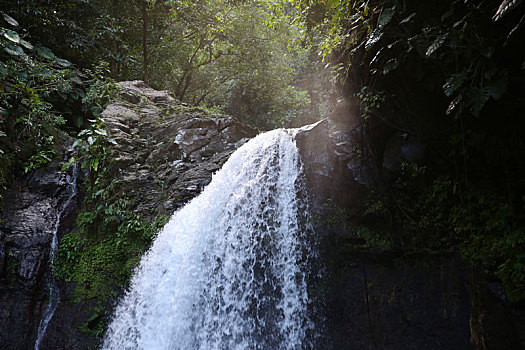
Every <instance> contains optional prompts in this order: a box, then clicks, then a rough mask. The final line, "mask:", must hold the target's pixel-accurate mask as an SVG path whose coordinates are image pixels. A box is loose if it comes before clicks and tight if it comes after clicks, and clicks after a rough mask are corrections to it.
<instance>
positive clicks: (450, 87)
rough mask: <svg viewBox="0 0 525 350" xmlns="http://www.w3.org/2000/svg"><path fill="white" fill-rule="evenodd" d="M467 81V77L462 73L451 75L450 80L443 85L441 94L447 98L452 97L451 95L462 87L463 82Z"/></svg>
mask: <svg viewBox="0 0 525 350" xmlns="http://www.w3.org/2000/svg"><path fill="white" fill-rule="evenodd" d="M466 79H467V75H466V74H465V73H464V72H462V73H459V74H452V75H451V76H450V78H448V79H447V81H446V82H445V84H443V92H444V93H445V95H447V96H448V97H450V96H452V94H453V93H454V92H455V91H456V90H457V89H459V88H460V87H461V85H463V83H464V82H465V80H466Z"/></svg>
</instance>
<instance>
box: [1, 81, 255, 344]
mask: <svg viewBox="0 0 525 350" xmlns="http://www.w3.org/2000/svg"><path fill="white" fill-rule="evenodd" d="M119 87H120V89H119V96H118V97H117V98H116V100H115V101H114V102H113V103H112V104H110V105H109V106H108V107H107V108H106V110H105V111H104V112H103V115H102V117H103V119H104V121H105V123H106V125H107V131H108V133H109V135H110V136H111V137H112V138H114V139H115V141H116V143H117V145H116V146H115V147H114V149H113V150H112V155H113V156H114V157H115V158H114V161H113V164H112V167H111V169H108V172H109V173H110V174H111V175H112V176H114V177H115V180H117V181H120V182H121V183H122V190H123V191H124V192H125V193H126V194H127V195H128V196H129V197H131V198H133V200H134V202H135V203H137V205H136V208H135V211H136V212H138V213H140V214H141V215H142V216H143V217H150V218H152V219H153V218H155V217H156V216H157V215H171V214H172V213H173V212H174V211H175V210H176V209H177V208H179V207H180V206H181V205H183V204H185V203H186V202H187V201H189V200H190V199H192V198H193V197H195V196H196V195H197V194H199V193H200V191H201V190H202V188H203V187H204V186H206V185H207V184H208V183H209V182H210V181H211V177H212V174H213V173H214V172H216V171H217V170H219V169H220V167H221V166H222V164H223V163H224V162H225V161H226V160H227V159H228V157H229V155H230V154H231V153H232V152H233V151H234V150H235V149H236V148H238V147H239V146H240V145H242V143H243V142H245V141H246V140H247V139H248V138H251V137H253V136H255V135H256V134H257V130H255V129H253V128H250V127H248V126H246V125H244V124H242V123H240V122H238V121H237V120H236V119H234V118H233V117H230V116H225V115H219V114H210V113H207V112H205V111H204V110H202V109H199V108H192V107H189V106H187V105H183V104H181V103H180V102H179V101H178V100H177V99H176V98H174V97H173V96H172V95H171V94H170V93H169V92H168V91H157V90H153V89H151V88H149V87H148V86H146V85H145V84H144V83H143V82H141V81H133V82H122V83H120V84H119ZM69 144H71V142H69ZM62 153H63V154H65V150H62ZM63 157H64V156H63V155H62V154H61V155H59V157H58V158H59V159H60V160H61V159H62V158H63ZM58 168H59V165H58V162H57V161H55V162H53V163H52V164H51V165H50V166H49V169H47V170H41V171H37V172H35V173H33V174H29V176H26V177H23V178H22V179H20V180H19V181H17V183H16V185H15V186H13V188H12V189H11V193H10V195H9V196H7V198H8V199H7V200H6V204H5V209H4V212H3V214H2V222H1V224H0V349H6V350H7V349H9V350H12V349H33V347H34V343H35V339H36V335H37V329H38V325H39V322H40V318H41V314H42V310H43V308H44V307H45V303H46V298H47V290H46V287H45V286H46V283H45V281H46V278H48V277H49V276H48V275H49V266H48V265H49V264H48V258H49V248H50V242H51V238H52V231H53V229H54V225H55V222H56V219H57V211H58V208H60V207H61V205H62V204H63V202H64V201H65V191H64V189H65V184H64V181H61V176H64V174H61V173H59V172H58V171H57V170H56V169H58ZM78 202H79V201H78ZM76 204H77V201H73V202H72V203H71V208H69V209H67V213H66V216H67V217H68V218H67V220H62V221H63V222H64V225H61V226H62V227H60V229H59V236H61V235H62V234H64V233H65V232H67V230H69V229H71V228H72V225H73V221H74V220H73V219H74V215H67V214H68V213H72V212H73V214H74V210H75V208H74V207H75V206H76ZM60 291H61V303H60V304H59V306H58V308H57V310H56V312H55V315H54V317H53V319H52V320H51V322H50V323H49V325H48V328H47V333H46V336H45V338H44V340H43V342H42V344H41V349H43V350H45V349H94V348H96V347H97V346H98V340H99V339H97V338H96V337H94V336H90V335H87V334H85V333H82V332H80V331H79V329H78V328H79V326H80V325H81V324H83V323H86V322H89V315H90V313H89V308H90V307H92V306H93V305H91V304H90V302H89V301H88V302H85V303H74V302H72V301H71V300H70V294H71V292H72V286H71V285H68V284H65V283H60Z"/></svg>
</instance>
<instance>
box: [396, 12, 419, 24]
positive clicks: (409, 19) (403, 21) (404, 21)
mask: <svg viewBox="0 0 525 350" xmlns="http://www.w3.org/2000/svg"><path fill="white" fill-rule="evenodd" d="M415 16H416V13H415V12H414V13H411V14H410V15H409V16H408V17H407V18H405V19H404V20H402V21H401V22H399V24H405V23H408V22H410V21H411V20H412V18H414V17H415Z"/></svg>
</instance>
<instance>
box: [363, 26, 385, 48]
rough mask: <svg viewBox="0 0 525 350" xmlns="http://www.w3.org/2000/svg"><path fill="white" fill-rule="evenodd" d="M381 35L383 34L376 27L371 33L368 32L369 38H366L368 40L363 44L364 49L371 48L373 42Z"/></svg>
mask: <svg viewBox="0 0 525 350" xmlns="http://www.w3.org/2000/svg"><path fill="white" fill-rule="evenodd" d="M382 36H383V32H382V31H380V30H377V29H376V30H374V31H373V32H372V34H370V38H368V41H367V42H366V44H365V48H366V49H369V48H371V47H372V46H373V45H374V44H375V43H377V42H378V41H379V39H381V37H382Z"/></svg>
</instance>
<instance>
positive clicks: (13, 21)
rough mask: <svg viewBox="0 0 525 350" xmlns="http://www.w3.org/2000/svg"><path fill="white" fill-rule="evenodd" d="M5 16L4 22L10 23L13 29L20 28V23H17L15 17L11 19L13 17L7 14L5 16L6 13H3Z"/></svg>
mask: <svg viewBox="0 0 525 350" xmlns="http://www.w3.org/2000/svg"><path fill="white" fill-rule="evenodd" d="M3 15H4V20H5V21H6V22H7V23H9V24H10V25H12V26H13V27H18V26H19V24H18V22H17V21H16V20H15V19H14V18H13V17H11V16H9V15H7V14H5V13H3Z"/></svg>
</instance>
